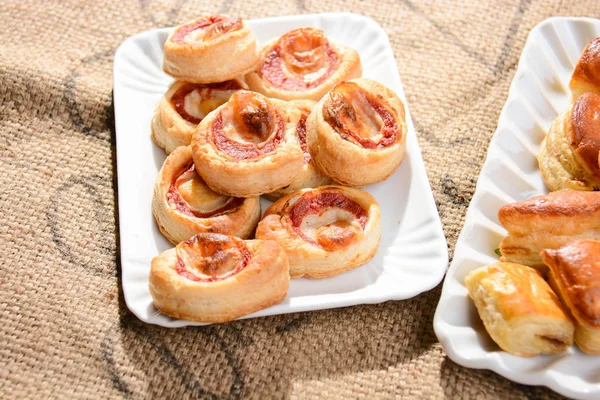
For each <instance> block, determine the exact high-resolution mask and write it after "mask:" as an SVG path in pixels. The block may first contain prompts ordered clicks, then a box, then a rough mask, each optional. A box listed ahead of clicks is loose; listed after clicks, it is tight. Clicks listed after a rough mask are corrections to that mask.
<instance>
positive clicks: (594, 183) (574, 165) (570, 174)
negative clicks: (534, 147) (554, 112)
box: [538, 93, 600, 190]
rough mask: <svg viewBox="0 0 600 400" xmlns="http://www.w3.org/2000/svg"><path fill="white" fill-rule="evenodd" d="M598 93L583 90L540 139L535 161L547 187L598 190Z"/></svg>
mask: <svg viewBox="0 0 600 400" xmlns="http://www.w3.org/2000/svg"><path fill="white" fill-rule="evenodd" d="M599 150H600V96H599V95H597V94H595V93H585V94H583V95H581V96H580V97H579V98H578V99H577V100H576V101H575V102H574V103H572V104H571V105H570V106H569V107H568V108H567V109H566V110H565V111H564V112H563V113H561V114H560V115H559V116H558V117H557V118H556V120H555V121H554V122H553V123H552V126H550V130H549V131H548V134H547V135H546V138H545V139H544V140H543V141H542V144H541V147H540V153H539V154H538V162H539V164H540V172H541V174H542V178H543V179H544V182H546V185H547V186H548V188H549V189H550V190H560V189H574V190H596V189H600V167H599V166H598V157H599V154H598V153H599Z"/></svg>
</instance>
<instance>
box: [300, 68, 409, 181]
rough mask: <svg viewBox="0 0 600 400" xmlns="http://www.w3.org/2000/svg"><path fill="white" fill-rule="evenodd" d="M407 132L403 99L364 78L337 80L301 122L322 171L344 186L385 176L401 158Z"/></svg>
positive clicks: (396, 166) (309, 146)
mask: <svg viewBox="0 0 600 400" xmlns="http://www.w3.org/2000/svg"><path fill="white" fill-rule="evenodd" d="M406 134H407V127H406V122H405V115H404V105H403V104H402V101H401V100H400V99H399V98H398V96H396V94H395V93H394V92H392V91H391V90H390V89H388V88H387V87H385V86H383V85H382V84H380V83H378V82H375V81H372V80H370V79H365V78H360V79H354V80H351V81H348V82H342V83H340V84H338V85H336V86H335V87H334V88H333V89H332V90H331V92H329V94H327V95H326V96H325V97H323V99H321V101H319V102H318V103H317V105H316V106H315V108H314V110H313V112H312V113H311V114H310V115H309V117H308V120H307V122H306V139H307V143H308V149H309V151H310V154H311V155H312V158H313V160H314V162H315V164H316V165H317V167H318V168H319V169H320V170H321V171H322V172H323V174H324V175H327V176H329V177H331V178H332V179H333V180H335V181H336V182H338V183H341V184H343V185H348V186H364V185H368V184H371V183H375V182H380V181H383V180H385V179H386V178H387V177H389V176H390V175H391V174H392V173H393V172H394V171H395V170H396V168H398V166H399V165H400V162H401V161H402V159H403V158H404V153H405V150H406Z"/></svg>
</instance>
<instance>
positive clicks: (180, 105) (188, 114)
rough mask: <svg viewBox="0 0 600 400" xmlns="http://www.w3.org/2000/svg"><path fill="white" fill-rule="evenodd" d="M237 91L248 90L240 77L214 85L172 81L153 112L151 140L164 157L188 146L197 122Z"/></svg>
mask: <svg viewBox="0 0 600 400" xmlns="http://www.w3.org/2000/svg"><path fill="white" fill-rule="evenodd" d="M239 89H247V86H246V83H245V82H244V81H243V80H242V79H239V78H236V79H234V80H231V81H226V82H219V83H217V84H194V83H189V82H183V81H175V82H173V84H172V85H171V86H170V87H169V90H167V92H166V93H165V95H164V96H163V98H162V99H161V100H160V102H159V103H158V105H157V107H156V110H155V111H154V116H153V118H152V123H151V130H152V140H153V141H154V143H155V144H156V145H157V146H159V147H162V148H163V149H165V151H166V152H167V154H169V153H171V152H172V151H173V150H175V149H176V148H177V147H179V146H189V145H190V142H191V141H192V135H193V133H194V131H195V130H196V127H197V126H198V124H199V123H200V121H202V119H203V118H204V117H205V116H206V115H208V113H210V112H211V111H213V110H214V109H215V108H217V107H218V106H220V105H222V104H224V103H226V102H227V100H229V97H230V96H231V95H232V94H233V93H234V92H235V91H237V90H239ZM174 97H175V98H174Z"/></svg>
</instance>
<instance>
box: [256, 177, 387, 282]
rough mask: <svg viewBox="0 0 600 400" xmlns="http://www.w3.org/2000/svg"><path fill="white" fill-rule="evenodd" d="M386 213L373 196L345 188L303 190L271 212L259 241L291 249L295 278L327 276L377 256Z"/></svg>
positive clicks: (260, 227)
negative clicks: (268, 241) (381, 214)
mask: <svg viewBox="0 0 600 400" xmlns="http://www.w3.org/2000/svg"><path fill="white" fill-rule="evenodd" d="M380 236H381V221H380V210H379V204H378V203H377V200H375V199H374V198H373V196H371V195H370V194H369V193H367V192H364V191H362V190H358V189H350V188H345V187H342V186H323V187H320V188H317V189H303V190H300V191H298V192H295V193H291V194H289V195H287V196H285V197H282V198H281V199H279V200H278V201H276V202H275V203H273V204H272V205H271V207H269V208H268V209H267V211H266V212H265V215H264V217H263V219H262V221H260V222H259V224H258V228H257V229H256V237H257V238H259V239H264V240H275V241H277V242H278V243H279V244H280V245H281V247H283V248H284V250H285V251H286V253H287V255H288V258H289V261H290V274H291V276H292V278H299V277H302V276H305V277H307V278H326V277H329V276H334V275H338V274H340V273H342V272H345V271H348V270H350V269H353V268H356V267H358V266H359V265H362V264H364V263H366V262H367V261H369V260H370V259H371V258H372V257H373V256H374V255H375V253H376V252H377V247H378V245H379V238H380Z"/></svg>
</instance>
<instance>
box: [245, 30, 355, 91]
mask: <svg viewBox="0 0 600 400" xmlns="http://www.w3.org/2000/svg"><path fill="white" fill-rule="evenodd" d="M361 75H362V66H361V63H360V56H359V55H358V52H357V51H356V50H354V49H352V48H350V47H347V46H344V45H341V44H339V43H335V42H334V41H332V40H330V39H328V38H327V36H325V33H324V32H323V31H322V30H320V29H315V28H300V29H294V30H292V31H289V32H288V33H286V34H285V35H283V36H281V37H279V38H277V39H274V40H272V41H271V42H270V43H268V44H267V45H266V46H264V47H263V49H262V51H261V57H260V62H259V64H258V66H257V67H256V70H255V71H253V72H250V73H249V74H248V75H246V81H247V82H248V86H249V87H250V90H254V91H256V92H259V93H262V94H264V95H265V96H268V97H275V98H278V99H283V100H301V99H308V100H315V101H317V100H319V99H320V98H321V97H323V95H325V93H327V92H328V91H329V90H330V89H331V88H332V87H333V86H334V85H335V84H336V83H339V82H342V81H346V80H349V79H353V78H359V77H360V76H361Z"/></svg>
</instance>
